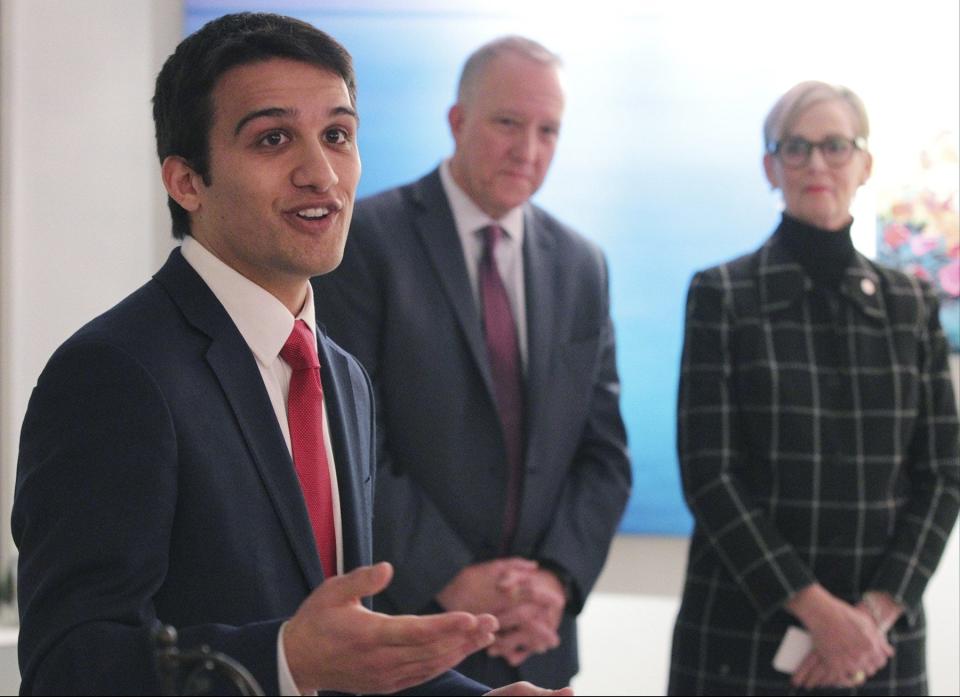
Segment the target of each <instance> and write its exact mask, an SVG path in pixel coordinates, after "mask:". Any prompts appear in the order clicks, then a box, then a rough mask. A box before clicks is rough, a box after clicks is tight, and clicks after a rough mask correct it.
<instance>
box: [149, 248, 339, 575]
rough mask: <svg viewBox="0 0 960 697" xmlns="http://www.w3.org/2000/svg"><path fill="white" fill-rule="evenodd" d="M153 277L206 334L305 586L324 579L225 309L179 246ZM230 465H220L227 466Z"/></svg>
mask: <svg viewBox="0 0 960 697" xmlns="http://www.w3.org/2000/svg"><path fill="white" fill-rule="evenodd" d="M154 278H155V279H156V280H157V282H159V283H160V284H161V285H162V286H163V287H164V288H165V289H166V291H167V292H168V293H169V294H170V296H171V297H172V299H173V300H174V302H175V303H176V304H177V305H178V306H179V307H180V310H181V312H183V314H184V316H185V317H186V318H187V320H188V321H189V322H190V323H191V324H192V325H193V326H194V327H196V328H197V329H198V330H200V331H202V332H203V333H204V334H206V335H207V336H208V337H210V346H209V349H208V350H207V353H206V356H205V358H206V361H207V363H208V364H209V365H210V368H211V370H212V371H213V372H214V374H215V375H216V377H217V380H218V381H219V382H220V385H221V387H222V388H223V393H224V395H225V396H226V399H227V402H228V403H229V404H230V408H231V410H232V411H233V413H234V415H235V416H236V419H237V424H238V427H239V430H240V433H241V435H242V436H243V439H244V440H245V441H246V444H247V448H248V450H249V452H250V456H251V459H252V460H253V463H254V465H255V466H256V469H257V471H258V472H259V475H260V479H261V481H262V482H263V486H264V488H265V489H266V490H267V493H268V495H269V496H270V500H271V502H272V503H273V507H274V510H275V511H276V513H277V517H278V518H279V519H280V521H281V523H282V525H283V528H284V530H285V531H286V536H287V541H288V542H289V543H290V546H291V548H292V549H293V552H294V555H295V556H296V558H297V560H298V561H299V563H300V567H301V569H302V571H303V574H304V580H305V581H306V583H307V586H308V587H309V588H313V587H315V586H317V585H318V584H319V583H320V582H321V581H322V580H323V572H322V570H321V567H320V559H319V556H318V555H317V551H316V548H315V545H314V541H313V534H312V532H311V529H312V528H311V525H310V518H309V516H308V514H307V509H306V506H305V505H304V502H303V494H302V492H301V489H300V482H299V481H298V480H297V475H296V471H295V470H294V467H293V461H292V460H291V458H290V452H289V450H288V449H287V445H286V442H285V441H284V439H283V433H282V432H281V430H280V425H279V424H278V423H277V417H276V414H275V412H274V411H273V406H272V405H271V403H270V398H269V397H268V396H267V391H266V388H265V387H264V385H263V378H262V377H261V375H260V370H259V368H258V367H257V363H256V359H255V358H254V356H253V353H252V352H251V351H250V349H249V347H248V346H247V344H246V342H245V341H244V340H243V337H242V336H241V335H240V332H239V331H238V330H237V328H236V326H235V325H234V324H233V321H232V320H231V319H230V316H229V315H228V314H227V312H226V310H224V309H223V306H222V305H221V304H220V302H219V301H218V300H217V298H216V296H214V295H213V293H212V292H211V291H210V289H209V288H208V287H207V285H206V284H205V283H204V282H203V280H202V279H201V278H200V276H199V275H197V273H196V272H195V271H194V270H193V268H191V267H190V265H189V264H188V263H187V262H186V261H185V260H184V259H183V256H182V255H181V254H180V250H179V249H175V250H174V251H173V252H171V254H170V259H169V260H168V261H167V263H166V264H165V265H164V266H163V268H161V269H160V271H159V272H157V274H156V276H154ZM232 464H233V463H224V466H231V465H232Z"/></svg>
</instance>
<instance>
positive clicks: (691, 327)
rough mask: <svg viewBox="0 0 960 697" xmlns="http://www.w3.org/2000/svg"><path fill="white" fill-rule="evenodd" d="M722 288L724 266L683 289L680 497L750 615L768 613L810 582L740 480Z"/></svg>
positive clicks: (731, 322)
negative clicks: (750, 605)
mask: <svg viewBox="0 0 960 697" xmlns="http://www.w3.org/2000/svg"><path fill="white" fill-rule="evenodd" d="M729 288H730V281H729V277H728V276H727V272H726V269H725V267H719V268H718V269H716V270H711V271H709V272H701V273H698V274H696V275H695V276H694V278H693V280H692V281H691V284H690V291H689V294H688V297H687V311H686V324H685V330H684V342H683V358H682V364H681V370H680V390H679V399H678V427H677V445H678V451H679V455H680V469H681V475H682V484H683V491H684V496H685V498H686V501H687V504H688V505H689V506H690V510H691V512H692V513H693V516H694V518H695V519H696V523H697V527H698V528H699V530H700V531H701V532H702V533H703V534H704V535H705V536H706V537H707V539H708V540H709V542H710V544H711V545H712V547H713V549H714V551H715V552H716V555H717V557H718V558H719V559H720V560H721V561H722V563H723V565H724V566H725V567H726V568H727V570H728V571H729V573H730V575H731V576H732V577H733V578H734V579H735V580H736V582H737V584H739V585H740V587H741V588H742V589H743V591H744V592H745V593H746V595H747V597H748V598H750V600H751V602H752V603H753V605H754V606H755V607H756V609H757V612H758V613H759V614H760V615H761V616H769V615H770V614H772V613H773V612H774V611H776V610H778V609H780V608H781V607H782V606H783V604H784V603H785V602H786V601H787V600H788V599H789V598H790V597H791V596H792V595H793V594H795V593H796V592H797V591H799V590H801V589H802V588H804V587H805V586H808V585H810V584H811V583H813V582H814V580H815V579H814V577H813V575H812V572H811V571H810V569H809V568H808V567H807V566H806V565H805V564H804V563H803V562H802V561H801V559H800V558H799V556H798V555H797V554H796V552H795V550H794V549H793V547H792V546H791V545H790V544H789V543H787V542H786V540H784V538H783V537H782V536H781V535H780V533H779V532H778V531H777V530H776V528H775V527H774V525H773V524H772V523H771V521H770V520H769V518H768V517H767V516H766V514H765V513H764V512H763V510H762V509H761V507H760V506H758V505H757V504H756V503H755V502H754V501H752V500H751V497H750V494H749V489H748V487H746V486H745V483H744V479H743V477H744V476H745V474H746V472H745V469H746V468H745V460H744V458H745V455H746V454H745V452H744V451H743V449H742V448H741V447H740V419H739V411H738V410H739V408H738V404H737V398H736V390H735V386H734V373H735V363H736V357H735V356H734V355H733V353H732V350H731V343H732V333H733V331H734V329H735V323H736V317H735V315H734V311H733V307H732V301H731V299H730V292H729Z"/></svg>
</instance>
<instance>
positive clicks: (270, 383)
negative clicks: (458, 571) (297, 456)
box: [180, 236, 343, 695]
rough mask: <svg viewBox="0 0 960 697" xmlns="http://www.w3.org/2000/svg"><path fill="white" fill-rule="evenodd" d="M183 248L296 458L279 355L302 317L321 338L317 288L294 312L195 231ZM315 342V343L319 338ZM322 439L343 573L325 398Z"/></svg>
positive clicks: (282, 665)
mask: <svg viewBox="0 0 960 697" xmlns="http://www.w3.org/2000/svg"><path fill="white" fill-rule="evenodd" d="M180 251H181V252H182V254H183V258H184V259H185V260H186V261H187V263H188V264H190V266H191V267H193V270H194V271H196V272H197V274H199V276H200V278H202V279H203V281H204V283H206V284H207V286H208V287H209V288H210V290H211V291H212V292H213V294H214V295H215V296H216V298H217V300H219V301H220V303H221V304H222V305H223V307H224V309H225V310H226V311H227V314H228V315H230V319H232V320H233V323H234V324H235V325H236V327H237V329H238V330H239V332H240V335H241V336H242V337H243V340H244V341H245V342H246V343H247V346H249V347H250V350H251V351H252V352H253V355H254V357H255V358H256V360H257V367H258V368H259V369H260V376H261V377H262V378H263V385H264V387H265V388H266V390H267V395H268V396H269V397H270V404H271V405H272V406H273V411H274V414H276V416H277V423H278V424H279V425H280V430H281V431H282V432H283V438H284V440H285V441H286V443H287V450H288V451H289V452H290V457H291V460H292V458H293V449H292V448H291V445H290V426H289V424H288V423H287V395H288V394H289V392H290V376H291V374H292V373H293V371H292V370H291V368H290V366H288V365H287V363H286V362H285V361H284V360H283V359H282V358H280V350H281V349H282V348H283V345H284V344H285V343H286V342H287V338H288V337H289V336H290V332H291V331H293V325H294V323H295V322H296V321H297V320H301V319H302V320H303V321H304V322H306V323H307V326H308V327H310V330H311V334H312V335H313V336H314V341H315V340H316V331H317V326H316V317H315V314H314V306H313V288H312V287H311V286H310V284H309V283H307V284H306V300H305V301H304V303H303V307H302V308H300V312H299V313H298V314H297V316H296V317H294V316H293V315H292V314H290V311H289V310H288V309H287V308H286V306H285V305H284V304H283V303H282V302H280V301H279V300H278V299H277V298H276V297H274V296H273V295H272V294H271V293H269V292H268V291H266V290H264V289H263V288H261V287H260V286H258V285H257V284H256V283H254V282H253V281H251V280H249V279H248V278H246V277H245V276H243V275H242V274H240V273H239V272H237V271H236V270H234V269H233V268H231V267H230V266H227V264H225V263H223V262H222V261H221V260H220V259H218V258H217V257H216V256H214V255H213V253H211V252H210V251H209V250H208V249H207V248H206V247H204V246H203V245H202V244H200V243H199V242H197V241H196V240H195V239H194V238H193V237H190V236H187V237H186V238H184V240H183V244H182V245H181V248H180ZM314 348H316V345H315V344H314ZM322 412H323V439H324V446H325V447H326V451H327V462H328V463H329V466H330V488H331V490H332V491H331V493H332V495H333V524H334V531H335V534H336V541H337V573H343V532H342V527H341V520H340V494H339V490H338V488H337V468H336V466H335V463H334V460H333V448H332V446H331V444H330V429H329V426H328V423H327V408H326V401H325V400H324V404H323V406H322ZM282 637H283V630H282V628H281V631H280V633H279V634H278V636H277V670H278V673H279V676H280V685H279V687H280V693H281V694H283V695H298V694H300V692H299V690H297V688H296V684H295V683H294V681H293V677H292V676H291V675H290V669H289V666H288V665H287V659H286V654H285V652H284V650H283V641H282Z"/></svg>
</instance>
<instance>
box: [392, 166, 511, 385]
mask: <svg viewBox="0 0 960 697" xmlns="http://www.w3.org/2000/svg"><path fill="white" fill-rule="evenodd" d="M409 191H410V194H411V197H412V199H413V201H414V203H415V204H416V205H417V208H418V209H419V214H418V215H416V216H415V219H414V225H415V227H416V230H417V233H418V234H419V235H420V239H421V241H422V242H423V246H424V248H425V249H426V250H427V256H428V257H429V258H430V262H431V265H432V266H433V270H434V273H436V274H437V276H438V277H439V278H440V283H441V285H442V286H443V289H444V291H445V292H446V294H447V297H448V298H449V299H450V304H451V306H452V307H453V311H454V314H455V315H456V317H457V321H458V322H459V324H460V329H461V330H462V331H463V334H464V338H465V339H466V341H467V345H468V346H469V347H470V353H471V354H472V355H473V359H474V362H475V363H476V364H477V368H478V370H479V371H480V374H481V375H482V376H483V381H484V384H485V385H486V386H487V391H488V392H489V394H490V397H491V399H493V398H494V397H493V395H494V390H493V376H492V375H491V374H490V365H489V362H488V360H487V347H486V344H485V343H484V340H483V333H482V330H481V323H480V313H479V310H478V308H477V305H476V302H474V298H473V290H472V289H471V288H470V276H469V274H468V273H467V267H466V262H465V261H464V258H463V247H462V246H461V244H460V238H459V236H458V235H457V226H456V223H455V222H454V220H453V213H452V212H451V211H450V204H449V202H448V201H447V197H446V194H444V192H443V185H442V184H441V183H440V173H439V171H437V170H434V171H433V172H431V173H430V174H428V175H427V176H426V177H424V178H423V179H421V180H420V181H418V182H416V183H415V184H413V185H412V186H411V187H410V189H409Z"/></svg>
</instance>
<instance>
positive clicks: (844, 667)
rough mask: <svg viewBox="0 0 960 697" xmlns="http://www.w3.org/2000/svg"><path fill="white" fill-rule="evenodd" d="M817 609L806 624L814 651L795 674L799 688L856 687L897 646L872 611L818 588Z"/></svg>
mask: <svg viewBox="0 0 960 697" xmlns="http://www.w3.org/2000/svg"><path fill="white" fill-rule="evenodd" d="M817 590H818V593H817V596H818V597H817V602H816V609H815V611H814V612H812V613H809V614H807V618H806V619H805V620H804V623H805V624H806V626H807V629H808V630H809V631H810V635H811V638H812V640H813V650H812V651H811V652H810V654H809V655H808V656H807V657H806V658H805V659H804V660H803V662H802V663H801V664H800V666H799V667H798V668H797V670H796V671H794V673H793V677H792V680H791V682H792V683H793V685H794V686H795V687H802V688H804V689H808V690H809V689H813V688H817V687H856V686H858V685H859V684H862V683H863V682H864V681H865V680H866V679H868V678H870V677H872V676H873V675H875V674H876V672H877V671H879V670H880V669H882V668H883V667H884V666H885V665H886V664H887V661H888V660H889V659H890V657H891V656H893V653H894V651H893V647H892V646H891V645H890V643H889V642H888V641H887V638H886V635H885V633H884V631H883V629H882V628H880V627H879V626H878V625H877V623H876V622H875V621H874V619H873V618H872V617H871V615H870V613H869V612H868V611H867V610H866V609H865V608H863V607H862V606H856V607H855V606H853V605H850V604H849V603H846V602H844V601H843V600H841V599H839V598H837V597H835V596H833V595H830V594H829V593H826V592H825V591H823V590H822V589H819V588H818V589H817Z"/></svg>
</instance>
